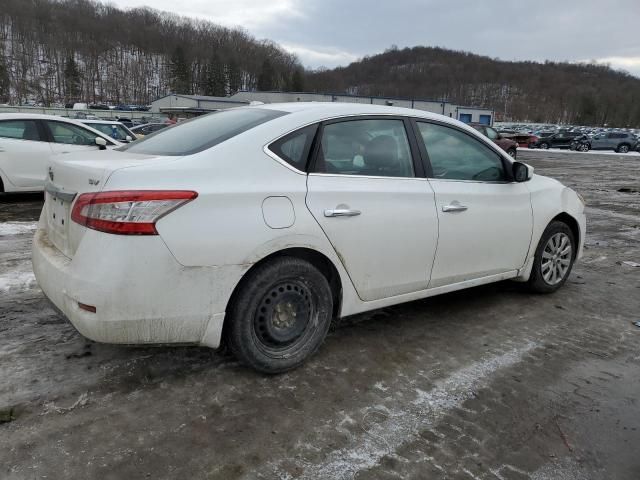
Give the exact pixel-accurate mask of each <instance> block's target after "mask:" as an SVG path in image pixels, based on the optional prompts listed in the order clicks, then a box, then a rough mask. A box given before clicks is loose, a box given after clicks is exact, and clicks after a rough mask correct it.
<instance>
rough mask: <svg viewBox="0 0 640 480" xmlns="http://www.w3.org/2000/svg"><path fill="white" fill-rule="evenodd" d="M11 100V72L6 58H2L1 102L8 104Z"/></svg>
mask: <svg viewBox="0 0 640 480" xmlns="http://www.w3.org/2000/svg"><path fill="white" fill-rule="evenodd" d="M10 100H11V83H10V82H9V71H8V70H7V65H6V64H5V62H4V57H2V56H0V102H2V103H8V102H9V101H10Z"/></svg>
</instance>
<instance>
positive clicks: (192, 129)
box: [118, 107, 286, 156]
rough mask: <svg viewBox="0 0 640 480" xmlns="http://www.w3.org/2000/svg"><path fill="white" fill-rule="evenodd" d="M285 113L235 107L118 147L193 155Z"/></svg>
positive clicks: (164, 153)
mask: <svg viewBox="0 0 640 480" xmlns="http://www.w3.org/2000/svg"><path fill="white" fill-rule="evenodd" d="M282 115H286V112H281V111H278V110H271V109H268V108H251V107H241V108H231V109H229V110H223V111H220V112H214V113H210V114H208V115H203V116H201V117H197V118H194V119H191V120H187V121H186V122H180V123H178V124H177V125H173V126H171V127H170V128H166V129H163V130H161V131H160V132H158V133H157V135H151V136H149V137H144V138H143V139H141V140H139V141H136V142H132V143H129V144H127V145H125V146H124V147H120V148H119V149H118V150H120V151H128V152H131V153H142V154H147V155H170V156H182V155H193V154H194V153H198V152H201V151H203V150H206V149H207V148H211V147H213V146H215V145H218V144H219V143H222V142H224V141H226V140H229V139H230V138H232V137H235V136H236V135H240V134H241V133H244V132H246V131H247V130H250V129H252V128H254V127H257V126H258V125H261V124H263V123H266V122H269V121H271V120H273V119H275V118H278V117H281V116H282ZM121 120H122V119H121Z"/></svg>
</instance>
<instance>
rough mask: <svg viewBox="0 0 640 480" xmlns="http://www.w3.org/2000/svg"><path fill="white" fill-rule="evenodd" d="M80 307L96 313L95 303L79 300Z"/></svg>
mask: <svg viewBox="0 0 640 480" xmlns="http://www.w3.org/2000/svg"><path fill="white" fill-rule="evenodd" d="M78 307H79V308H80V310H85V311H87V312H91V313H96V307H94V306H93V305H87V304H86V303H80V302H78Z"/></svg>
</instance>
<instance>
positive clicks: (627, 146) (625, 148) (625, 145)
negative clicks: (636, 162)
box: [616, 143, 630, 153]
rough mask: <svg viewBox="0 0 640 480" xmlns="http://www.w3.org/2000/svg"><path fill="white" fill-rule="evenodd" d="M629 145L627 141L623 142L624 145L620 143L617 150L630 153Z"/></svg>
mask: <svg viewBox="0 0 640 480" xmlns="http://www.w3.org/2000/svg"><path fill="white" fill-rule="evenodd" d="M629 150H630V148H629V145H627V144H626V143H623V144H622V145H618V148H617V149H616V152H618V153H629Z"/></svg>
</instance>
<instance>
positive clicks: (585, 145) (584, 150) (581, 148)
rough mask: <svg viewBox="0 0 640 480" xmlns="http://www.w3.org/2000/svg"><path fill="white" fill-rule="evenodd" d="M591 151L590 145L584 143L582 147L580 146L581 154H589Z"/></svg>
mask: <svg viewBox="0 0 640 480" xmlns="http://www.w3.org/2000/svg"><path fill="white" fill-rule="evenodd" d="M589 150H591V146H590V145H589V144H588V143H583V144H581V145H579V146H578V151H580V152H583V153H585V152H588V151H589Z"/></svg>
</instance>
